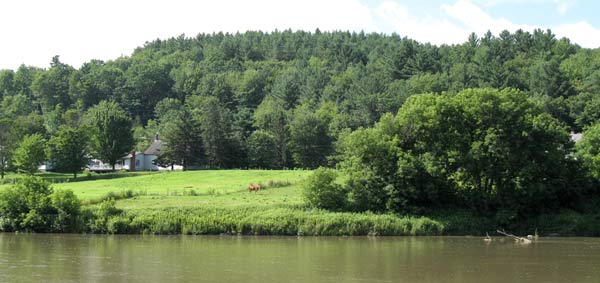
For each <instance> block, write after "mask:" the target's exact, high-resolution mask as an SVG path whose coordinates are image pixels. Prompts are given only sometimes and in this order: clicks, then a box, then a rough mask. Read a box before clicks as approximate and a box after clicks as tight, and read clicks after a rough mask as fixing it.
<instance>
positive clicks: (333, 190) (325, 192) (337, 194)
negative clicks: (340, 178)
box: [304, 167, 347, 210]
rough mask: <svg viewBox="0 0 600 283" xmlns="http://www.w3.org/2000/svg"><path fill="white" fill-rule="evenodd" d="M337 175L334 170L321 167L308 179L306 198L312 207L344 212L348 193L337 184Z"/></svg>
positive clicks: (305, 191) (305, 190)
mask: <svg viewBox="0 0 600 283" xmlns="http://www.w3.org/2000/svg"><path fill="white" fill-rule="evenodd" d="M336 177H337V173H336V172H335V170H333V169H327V168H323V167H320V168H319V169H317V170H315V172H314V173H313V174H312V175H311V176H309V177H308V179H307V181H306V184H305V188H304V196H305V198H306V200H307V201H308V203H309V204H310V205H312V206H315V207H318V208H323V209H329V210H343V209H344V208H345V207H346V198H347V191H346V190H345V189H344V188H343V187H342V186H341V185H340V184H336V183H335V178H336Z"/></svg>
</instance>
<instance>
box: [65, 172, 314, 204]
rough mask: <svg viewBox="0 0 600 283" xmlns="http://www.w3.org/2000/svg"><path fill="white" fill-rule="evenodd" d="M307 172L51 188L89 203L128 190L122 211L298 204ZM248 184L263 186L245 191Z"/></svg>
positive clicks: (180, 175) (163, 176)
mask: <svg viewBox="0 0 600 283" xmlns="http://www.w3.org/2000/svg"><path fill="white" fill-rule="evenodd" d="M310 173H311V171H300V170H298V171H292V170H289V171H270V170H206V171H186V172H160V173H154V174H149V175H142V176H135V177H126V178H115V179H106V180H93V181H85V182H64V183H57V184H54V185H53V187H54V188H55V189H69V190H72V191H73V192H74V193H75V194H76V195H77V196H78V197H79V199H81V200H83V201H86V200H93V199H97V198H102V197H104V196H105V195H107V194H108V193H110V192H112V193H121V192H124V191H132V192H133V193H134V194H135V195H136V196H135V197H134V198H129V199H126V200H121V201H118V202H117V204H118V206H119V207H122V208H127V209H130V208H144V209H145V208H165V207H190V206H192V207H193V206H200V205H217V206H239V205H267V204H288V203H292V202H293V203H294V204H299V203H301V199H300V185H301V183H302V181H303V180H304V179H305V178H306V177H307V176H308V175H309V174H310ZM250 183H260V184H263V187H264V186H266V188H265V189H263V190H261V191H260V192H256V193H255V192H252V193H249V192H248V189H247V188H248V185H249V184H250Z"/></svg>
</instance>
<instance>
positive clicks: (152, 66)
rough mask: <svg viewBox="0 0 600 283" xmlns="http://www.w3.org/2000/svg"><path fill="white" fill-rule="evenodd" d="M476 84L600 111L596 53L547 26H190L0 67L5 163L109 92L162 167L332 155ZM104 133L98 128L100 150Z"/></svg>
mask: <svg viewBox="0 0 600 283" xmlns="http://www.w3.org/2000/svg"><path fill="white" fill-rule="evenodd" d="M469 88H495V89H506V88H514V89H518V90H520V91H521V92H520V94H519V95H522V96H526V97H527V98H529V99H532V100H535V101H537V102H536V103H539V104H540V105H541V107H542V110H543V111H544V112H545V113H549V114H550V115H551V116H552V117H554V118H556V119H557V120H558V121H559V123H561V125H564V126H566V128H565V131H567V130H573V131H582V130H583V129H584V128H586V127H587V126H590V125H593V124H595V123H596V122H597V120H598V118H599V115H600V99H599V98H598V96H597V95H595V94H597V93H598V91H599V89H598V88H600V51H598V50H590V49H583V48H580V47H579V46H577V45H575V44H572V43H570V42H569V40H568V39H557V38H556V37H555V36H554V35H553V34H552V33H551V32H550V31H542V30H536V31H534V32H533V33H529V32H524V31H521V30H519V31H516V32H514V33H510V32H508V31H505V32H502V33H501V34H499V35H497V36H495V35H492V34H491V33H487V34H485V35H483V36H482V37H478V36H476V35H475V34H473V35H471V36H470V37H469V38H468V39H466V42H465V43H463V44H460V45H452V46H448V45H442V46H434V45H430V44H423V43H419V42H416V41H414V40H410V39H407V38H402V37H400V36H398V35H382V34H365V33H349V32H320V31H318V30H317V31H315V32H302V31H299V32H292V31H282V32H272V33H262V32H246V33H242V34H223V33H216V34H199V35H198V36H196V37H191V38H190V37H185V36H183V35H182V36H179V37H176V38H171V39H167V40H155V41H152V42H148V43H146V44H145V45H144V46H143V47H140V48H138V49H136V50H135V51H134V53H133V54H132V55H131V56H129V57H121V58H117V59H115V60H112V61H108V62H102V61H97V60H93V61H90V62H87V63H85V64H83V66H81V68H79V69H75V68H73V67H72V66H69V65H67V64H64V63H62V62H61V61H60V60H59V57H58V56H57V57H54V58H53V59H52V61H51V64H50V68H48V69H40V68H35V67H28V66H25V65H23V66H21V67H19V68H18V69H17V70H15V71H13V70H3V71H0V99H1V105H0V119H2V120H1V123H0V126H1V127H2V130H1V131H0V155H1V160H2V170H4V169H9V170H14V169H16V168H19V167H20V165H19V163H18V162H15V159H14V158H13V157H14V155H15V154H16V152H17V151H16V146H17V145H19V144H20V143H21V142H22V141H23V140H25V138H26V137H29V136H32V135H39V136H38V139H44V140H50V139H51V138H52V137H55V136H58V135H59V133H60V131H61V129H63V128H71V129H77V127H81V126H82V125H84V124H87V125H88V126H89V125H92V124H93V123H92V124H90V123H88V122H86V121H85V120H86V119H87V118H85V117H86V115H87V116H90V115H91V114H84V113H86V112H90V111H89V110H90V108H92V107H96V106H97V105H98V104H99V103H100V102H103V101H110V102H111V103H114V105H115V106H114V107H115V108H118V109H122V111H123V113H125V114H124V115H125V116H126V118H127V119H128V120H129V121H130V123H131V125H132V132H133V144H134V147H135V148H136V149H137V150H145V149H146V147H147V146H148V145H149V144H150V143H151V141H152V139H153V138H154V136H155V134H157V133H158V134H159V135H160V137H161V138H162V139H164V140H166V141H167V143H168V145H169V146H168V147H167V148H165V150H164V152H163V154H162V156H161V158H160V159H159V162H160V163H161V164H164V165H168V164H174V163H177V164H182V165H186V166H197V167H200V168H293V167H302V168H316V167H318V166H332V165H334V164H336V162H338V161H339V160H340V158H341V157H340V154H339V149H340V148H343V147H342V146H341V145H340V143H341V137H343V136H346V135H348V133H349V132H351V131H354V130H356V129H359V128H361V127H363V128H367V127H371V126H373V125H375V123H376V122H377V121H379V120H380V119H381V117H382V116H383V115H384V114H385V113H393V114H395V113H398V109H400V107H401V106H402V105H403V103H404V102H405V101H406V100H407V99H408V98H409V97H411V96H413V95H415V94H421V93H434V94H441V93H448V94H456V93H458V92H460V91H462V90H464V89H469ZM96 125H98V124H96ZM91 128H95V127H94V126H92V127H91ZM63 131H66V130H63ZM121 131H123V130H121ZM125 132H126V131H125ZM108 135H109V133H105V134H104V137H105V138H107V139H108V138H110V137H109V136H108ZM99 137H100V133H99V132H96V133H93V134H91V138H90V139H91V140H92V141H94V140H95V144H96V146H94V147H93V150H92V153H94V156H99V151H100V140H99ZM118 139H119V140H121V139H126V140H127V139H129V138H128V137H119V138H118ZM107 142H111V141H110V140H107ZM336 149H337V150H338V151H336ZM121 151H122V152H118V153H116V154H119V155H120V154H123V155H124V154H126V152H127V151H125V150H121Z"/></svg>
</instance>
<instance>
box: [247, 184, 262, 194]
mask: <svg viewBox="0 0 600 283" xmlns="http://www.w3.org/2000/svg"><path fill="white" fill-rule="evenodd" d="M248 191H249V192H251V191H254V192H257V191H260V185H255V184H250V186H248Z"/></svg>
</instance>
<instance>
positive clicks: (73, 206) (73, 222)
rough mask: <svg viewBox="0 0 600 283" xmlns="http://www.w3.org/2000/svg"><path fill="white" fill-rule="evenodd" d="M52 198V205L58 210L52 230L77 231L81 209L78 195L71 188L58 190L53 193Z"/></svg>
mask: <svg viewBox="0 0 600 283" xmlns="http://www.w3.org/2000/svg"><path fill="white" fill-rule="evenodd" d="M51 199H52V206H53V207H54V208H55V209H56V212H57V217H56V219H55V221H54V227H53V228H52V230H53V231H55V232H75V231H76V229H77V224H78V223H77V220H78V217H79V213H80V210H81V202H80V201H79V199H78V198H77V196H75V194H74V193H73V191H71V190H58V191H55V192H54V193H53V194H52V196H51Z"/></svg>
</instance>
